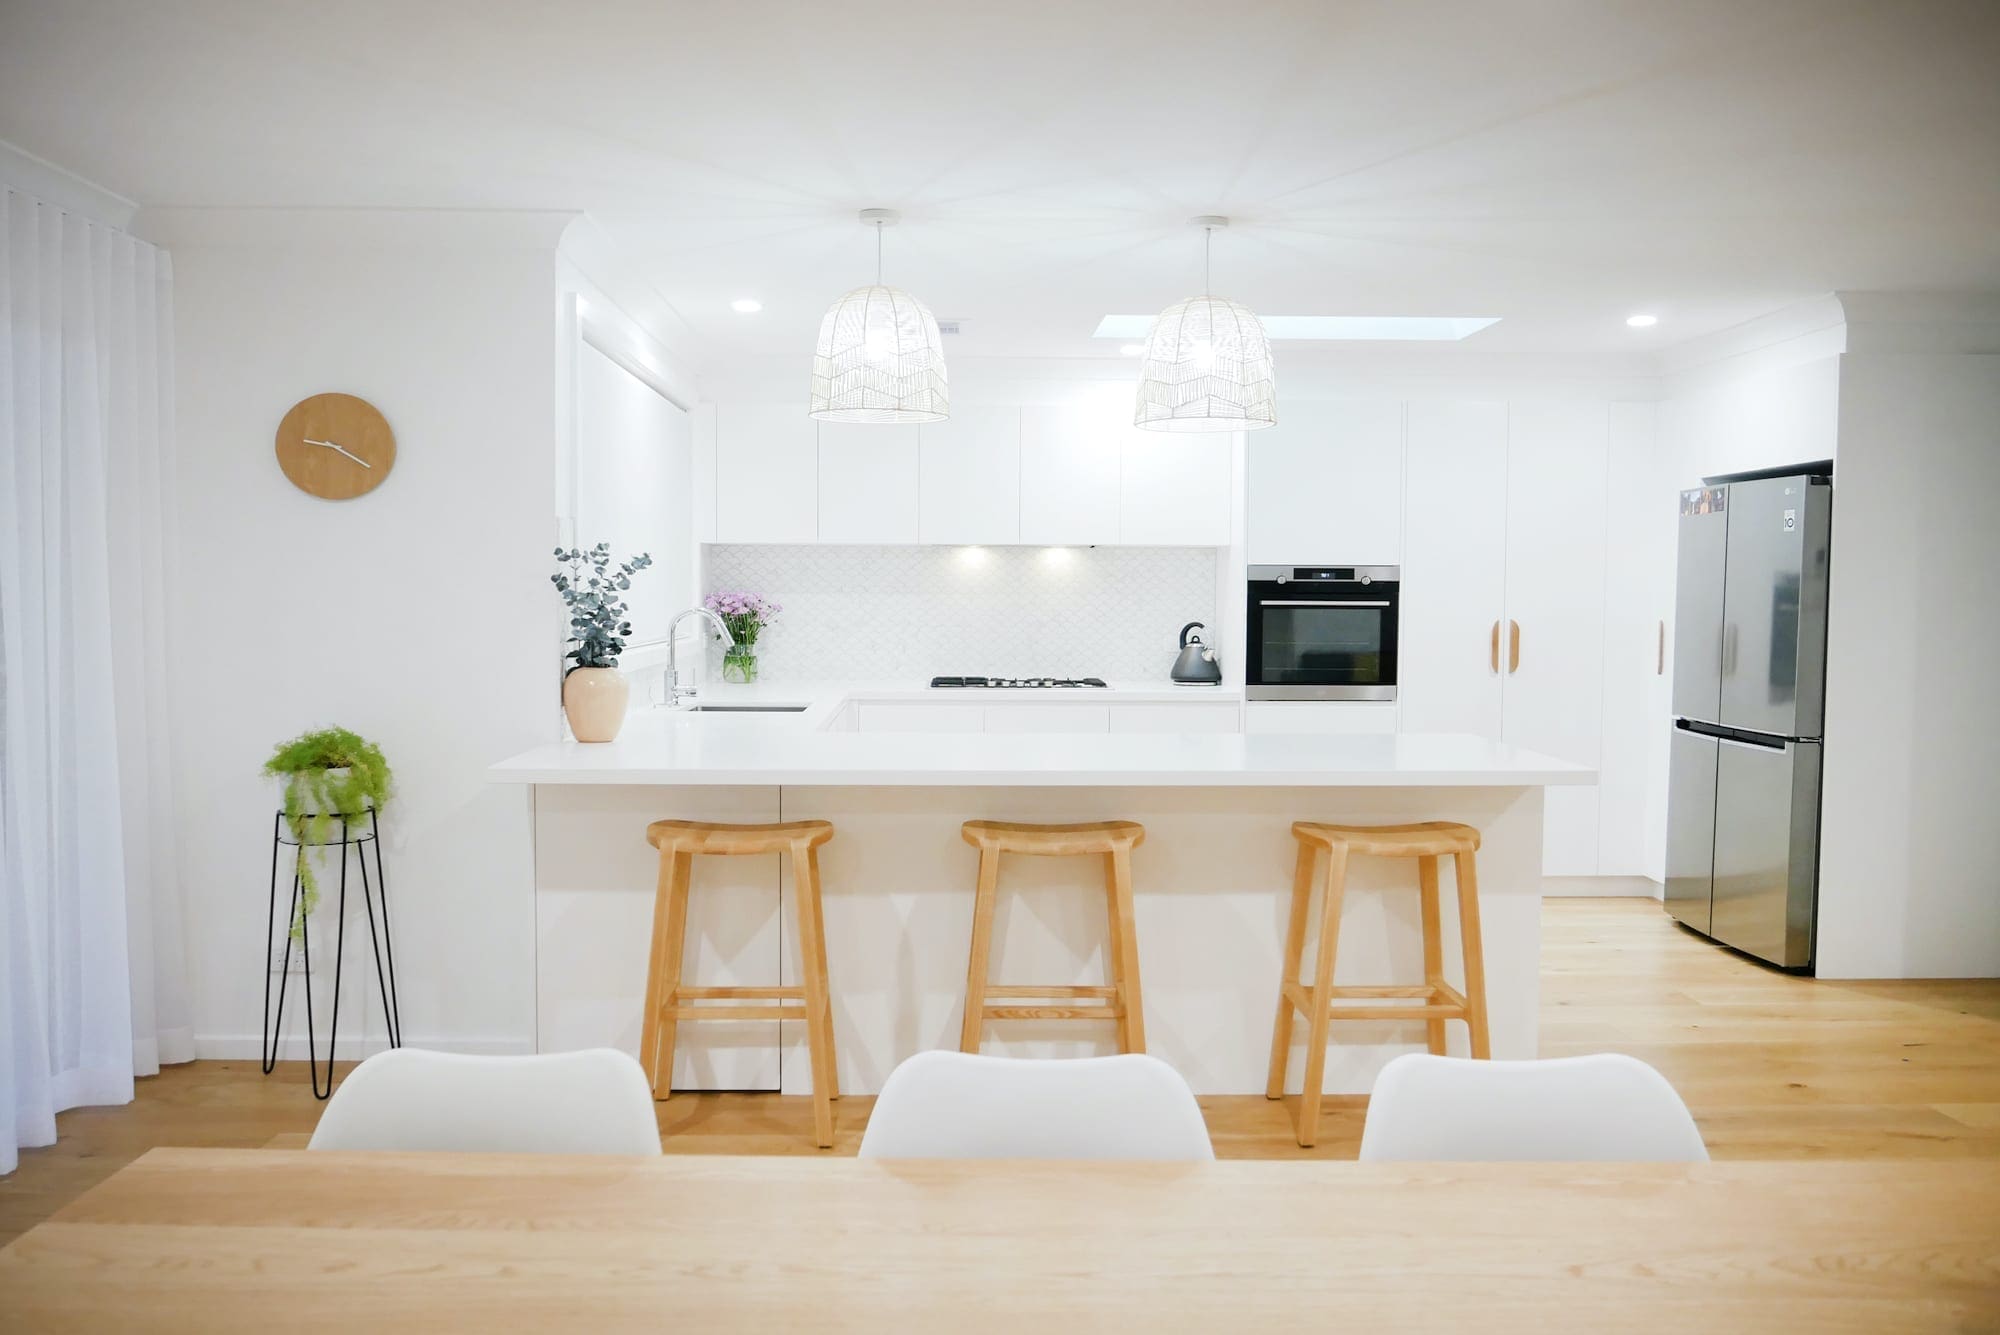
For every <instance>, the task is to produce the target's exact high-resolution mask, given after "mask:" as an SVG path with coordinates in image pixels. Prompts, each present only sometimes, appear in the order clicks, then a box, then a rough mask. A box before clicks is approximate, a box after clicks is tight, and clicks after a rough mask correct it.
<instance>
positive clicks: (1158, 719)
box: [1111, 700, 1243, 732]
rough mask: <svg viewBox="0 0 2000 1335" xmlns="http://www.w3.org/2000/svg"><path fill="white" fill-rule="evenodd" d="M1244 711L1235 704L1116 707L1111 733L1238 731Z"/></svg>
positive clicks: (1113, 712)
mask: <svg viewBox="0 0 2000 1335" xmlns="http://www.w3.org/2000/svg"><path fill="white" fill-rule="evenodd" d="M1242 730H1243V710H1242V707H1241V706H1240V705H1238V704H1236V703H1235V702H1234V701H1221V700H1217V701H1203V702H1202V703H1200V704H1186V705H1119V706H1117V707H1115V708H1114V709H1112V711H1111V731H1113V732H1241V731H1242Z"/></svg>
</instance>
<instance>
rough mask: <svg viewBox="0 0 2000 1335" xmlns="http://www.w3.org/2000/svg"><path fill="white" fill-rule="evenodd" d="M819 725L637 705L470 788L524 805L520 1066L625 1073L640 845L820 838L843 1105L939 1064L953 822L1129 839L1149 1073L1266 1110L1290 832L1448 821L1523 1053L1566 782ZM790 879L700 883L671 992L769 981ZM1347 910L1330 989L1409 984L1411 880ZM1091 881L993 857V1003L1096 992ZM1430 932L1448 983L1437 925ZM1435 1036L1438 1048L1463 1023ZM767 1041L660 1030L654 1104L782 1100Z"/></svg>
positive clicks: (1058, 1029) (946, 1036)
mask: <svg viewBox="0 0 2000 1335" xmlns="http://www.w3.org/2000/svg"><path fill="white" fill-rule="evenodd" d="M833 714H834V711H833V710H830V709H829V708H828V707H827V706H826V705H825V704H824V702H823V701H822V702H816V703H815V705H814V708H813V709H812V710H810V711H807V712H806V713H802V714H792V715H787V714H756V715H728V714H691V713H687V712H679V711H675V712H670V711H664V710H655V711H651V712H648V713H642V714H639V715H635V716H634V717H633V718H632V719H631V720H630V722H629V723H628V725H627V728H626V731H625V733H624V734H623V735H622V736H621V737H620V739H619V740H618V741H616V742H613V743H609V744H603V745H586V744H580V743H576V742H561V743H553V744H550V745H548V746H543V747H538V748H536V749H533V750H530V751H527V752H523V753H522V754H520V755H517V756H514V757H512V758H511V759H508V760H505V761H502V762H500V763H499V764H497V765H494V766H493V767H492V768H491V769H490V770H489V771H488V774H489V777H490V778H492V779H493V780H495V781H500V782H507V783H515V784H521V785H525V786H526V787H527V788H528V789H529V792H530V793H531V795H532V797H531V800H532V805H533V819H534V825H535V864H536V865H535V886H536V920H537V952H536V955H537V963H536V1015H537V1023H536V1046H537V1048H538V1049H539V1050H541V1051H557V1050H563V1049H570V1048H577V1047H586V1046H595V1045H605V1046H611V1047H619V1048H623V1049H625V1050H626V1051H630V1052H636V1051H637V1049H638V1040H639V1026H640V1007H641V998H642V996H643V994H644V990H645V981H646V979H645V974H646V961H647V946H648V932H649V930H650V923H651V916H652V908H653V889H654V878H655V874H656V870H657V864H656V861H655V858H654V855H653V850H652V849H651V848H650V847H649V846H648V845H647V843H646V841H645V828H646V824H647V822H649V821H652V820H658V819H661V818H665V817H674V818H679V819H692V820H721V821H770V820H799V819H806V818H813V817H817V818H821V819H825V820H830V821H832V822H833V823H834V826H835V827H836V834H835V836H834V839H833V841H832V842H831V843H829V844H827V845H826V846H825V847H824V848H823V849H822V850H821V859H822V862H821V867H822V875H823V880H824V888H823V896H824V902H825V915H826V934H827V954H828V967H829V972H830V975H831V979H832V985H833V1009H834V1019H835V1033H836V1045H837V1048H838V1051H839V1060H840V1072H841V1087H842V1089H843V1090H845V1091H848V1092H852V1093H872V1092H874V1091H876V1090H878V1089H879V1088H880V1087H881V1084H882V1081H883V1079H884V1078H885V1077H886V1076H887V1075H888V1073H889V1071H890V1070H891V1069H892V1068H893V1067H894V1066H895V1065H896V1063H897V1062H898V1061H900V1060H902V1059H903V1058H904V1057H907V1056H909V1055H910V1054H911V1053H913V1052H917V1051H920V1050H922V1049H925V1048H934V1047H955V1046H956V1044H957V1039H958V1025H959V1015H960V1007H961V1005H962V1000H963V990H964V984H965V967H966V954H967V949H968V939H969V935H970V930H971V918H972V890H973V875H974V867H975V862H976V855H975V853H974V851H973V850H972V849H971V848H970V847H968V846H967V845H966V844H965V843H964V842H963V841H962V840H961V839H960V836H959V825H960V823H961V822H962V821H965V820H969V819H974V818H985V819H999V820H1026V821H1081V820H1105V819H1126V820H1136V821H1139V822H1141V823H1143V824H1144V825H1145V827H1146V841H1145V843H1144V844H1143V845H1141V846H1140V848H1139V849H1138V850H1137V851H1136V853H1135V854H1134V855H1133V873H1134V881H1135V890H1136V895H1135V898H1136V912H1137V918H1138V929H1139V957H1140V969H1141V974H1142V980H1143V988H1144V995H1145V1009H1146V1033H1147V1039H1148V1046H1149V1050H1150V1051H1152V1052H1153V1053H1155V1054H1156V1055H1158V1056H1160V1057H1162V1058H1164V1059H1166V1060H1167V1061H1169V1062H1171V1063H1173V1065H1174V1066H1176V1067H1177V1068H1179V1069H1180V1071H1181V1072H1182V1073H1183V1074H1184V1075H1185V1076H1186V1077H1187V1079H1188V1081H1189V1082H1190V1083H1191V1084H1192V1085H1193V1086H1194V1088H1195V1090H1196V1091H1197V1092H1200V1093H1229V1094H1247V1093H1253V1092H1261V1091H1262V1090H1263V1088H1264V1077H1265V1066H1266V1063H1267V1061H1268V1059H1269V1051H1270V1034H1271V1022H1272V1018H1273V1015H1274V1013H1275V1008H1276V1004H1277V996H1278V969H1279V952H1280V946H1281V944H1282V941H1283V936H1284V927H1285V910H1286V905H1287V900H1288V897H1289V894H1290V887H1291V875H1292V865H1293V858H1294V855H1295V849H1294V844H1293V841H1292V838H1291V834H1290V825H1291V822H1292V821H1294V820H1298V819H1313V820H1326V821H1339V822H1351V823H1358V824H1368V823H1389V822H1400V821H1415V820H1457V821H1464V822H1466V823H1467V824H1470V825H1474V826H1476V827H1478V828H1479V829H1480V830H1481V832H1482V835H1483V840H1484V845H1483V847H1482V848H1481V850H1480V854H1479V871H1480V878H1479V879H1480V904H1481V914H1482V917H1483V927H1484V935H1485V956H1486V976H1487V988H1488V1002H1489V1006H1490V1012H1491V1023H1492V1034H1493V1054H1494V1056H1496V1057H1529V1056H1533V1055H1534V1053H1535V1034H1536V1022H1537V1016H1536V993H1537V968H1538V963H1539V955H1540V945H1539V940H1540V922H1539V917H1540V904H1541V840H1542V789H1543V788H1544V787H1546V786H1549V785H1554V784H1572V783H1588V782H1590V781H1591V780H1592V778H1593V775H1592V772H1591V771H1590V770H1588V769H1585V768H1583V767H1580V766H1575V765H1571V764H1568V763H1566V762H1563V761H1560V760H1555V759H1552V758H1550V757H1547V756H1542V755H1537V754H1534V753H1532V752H1526V751H1522V750H1520V749H1518V748H1514V747H1508V746H1504V745H1501V744H1498V743H1494V742H1489V741H1485V740H1482V739H1480V738H1475V737H1469V736H1457V735H1443V734H1435V735H1409V734H1404V735H1395V734H1385V735H1371V736H1268V735H1243V734H1240V733H1214V734H1202V733H1176V732H1156V733H1150V734H1146V733H1131V734H1121V733H1116V732H1111V733H1090V734H1081V735H1074V734H1056V733H1023V734H1002V733H996V732H965V733H943V732H940V733H917V734H911V733H892V734H868V733H857V732H847V731H822V730H820V728H821V727H823V726H824V725H825V724H826V722H827V721H828V719H829V718H830V717H832V716H833ZM1449 874H1450V870H1449V863H1448V862H1447V863H1446V866H1445V875H1447V876H1449ZM788 880H789V878H788V877H785V876H784V875H783V872H782V868H781V867H780V866H779V864H778V860H777V859H776V858H775V857H761V858H704V859H698V860H697V862H696V869H695V897H694V905H693V911H692V913H691V915H690V921H689V932H688V935H689V957H688V958H689V974H688V979H689V981H690V982H696V983H737V984H758V983H762V984H770V983H778V982H785V983H789V982H792V981H794V980H795V970H796V958H795V942H794V941H793V940H792V936H793V927H792V924H793V921H794V919H793V916H792V908H791V905H790V903H789V890H788V888H787V882H788ZM1348 885H1349V890H1348V895H1347V901H1346V912H1345V915H1344V918H1343V923H1342V930H1341V935H1340V948H1339V956H1338V958H1337V960H1336V978H1337V979H1338V980H1339V981H1340V982H1343V983H1387V982H1394V981H1406V982H1409V981H1421V979H1422V976H1423V970H1422V965H1421V956H1420V953H1419V938H1418V934H1417V895H1416V888H1415V886H1416V869H1415V866H1414V864H1409V863H1390V862H1383V861H1378V860H1376V859H1367V858H1362V859H1356V860H1355V861H1354V863H1353V864H1352V865H1351V867H1350V871H1349V880H1348ZM1102 886H1103V879H1102V871H1101V863H1100V862H1099V861H1098V860H1096V859H1087V858H1025V857H1010V858H1008V859H1007V860H1006V863H1005V864H1004V866H1003V870H1002V881H1001V887H1002V889H1001V898H1000V908H999V914H998V919H997V922H996V927H995V948H994V970H993V975H992V976H993V981H995V982H997V983H1092V982H1100V981H1102V980H1103V977H1104V973H1103V961H1102V947H1103V941H1104V935H1105V906H1104V894H1103V888H1102ZM1450 903H1451V899H1450V895H1449V887H1447V895H1446V904H1447V905H1449V904H1450ZM1446 933H1447V938H1448V941H1447V946H1446V955H1447V959H1448V960H1450V961H1452V963H1451V964H1449V965H1448V972H1449V973H1451V974H1452V975H1453V977H1454V980H1455V981H1457V972H1458V971H1457V966H1456V959H1457V954H1456V945H1455V940H1453V939H1452V938H1455V933H1456V916H1455V914H1453V913H1451V912H1450V910H1449V908H1447V912H1446ZM1308 959H1310V955H1309V956H1308ZM1308 967H1310V966H1308ZM1303 1028H1304V1026H1303V1025H1301V1026H1300V1029H1301V1030H1303ZM1450 1028H1451V1042H1452V1044H1453V1048H1454V1050H1455V1051H1463V1050H1464V1043H1465V1035H1464V1033H1463V1026H1462V1025H1459V1024H1456V1023H1454V1024H1453V1025H1451V1026H1450ZM780 1029H781V1026H780V1025H779V1024H778V1023H777V1022H774V1021H746V1022H740V1023H738V1022H728V1023H715V1022H711V1023H704V1024H693V1025H683V1026H682V1029H681V1037H680V1043H679V1051H678V1054H677V1057H676V1063H677V1070H676V1075H675V1087H676V1088H690V1089H782V1090H784V1091H785V1092H788V1093H803V1092H805V1091H806V1090H807V1089H808V1088H809V1087H810V1084H809V1067H808V1062H807V1059H806V1053H805V1046H804V1038H803V1034H802V1032H794V1031H797V1030H799V1026H797V1025H795V1024H792V1023H789V1022H788V1023H786V1024H784V1025H783V1026H782V1029H783V1030H784V1032H780ZM1422 1045H1423V1025H1422V1023H1421V1022H1397V1021H1383V1022H1380V1023H1374V1022H1367V1023H1341V1024H1336V1025H1335V1026H1334V1043H1333V1046H1332V1049H1331V1051H1330V1053H1329V1056H1328V1060H1327V1085H1326V1087H1327V1089H1328V1090H1329V1091H1331V1092H1361V1091H1365V1090H1366V1089H1368V1088H1369V1086H1370V1084H1371V1082H1372V1081H1373V1079H1374V1075H1375V1072H1376V1071H1377V1070H1379V1069H1380V1067H1381V1065H1382V1063H1383V1062H1384V1061H1386V1060H1387V1059H1388V1058H1389V1057H1390V1056H1392V1055H1394V1054H1396V1053H1398V1052H1403V1051H1415V1050H1421V1048H1422ZM985 1050H986V1051H988V1052H995V1053H1011V1054H1016V1055H1051V1056H1061V1055H1085V1054H1091V1053H1099V1052H1110V1051H1114V1050H1115V1048H1114V1046H1113V1044H1112V1039H1111V1026H1110V1024H1109V1023H1108V1022H1107V1023H1104V1024H1095V1023H1088V1022H1070V1023H1053V1022H1035V1021H1015V1022H996V1023H992V1024H989V1025H988V1027H987V1042H986V1049H985ZM1302 1067H1303V1062H1302V1061H1297V1060H1295V1061H1294V1062H1293V1063H1292V1070H1293V1073H1294V1074H1293V1082H1294V1086H1295V1087H1296V1083H1297V1079H1298V1077H1297V1072H1298V1071H1299V1070H1300V1069H1301V1068H1302Z"/></svg>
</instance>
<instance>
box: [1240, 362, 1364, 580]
mask: <svg viewBox="0 0 2000 1335" xmlns="http://www.w3.org/2000/svg"><path fill="white" fill-rule="evenodd" d="M1244 490H1245V495H1246V498H1247V516H1248V517H1247V521H1246V534H1245V536H1246V538H1247V541H1248V547H1249V553H1250V563H1251V564H1252V565H1331V564H1334V563H1336V562H1337V563H1339V564H1341V565H1396V564H1399V563H1400V562H1401V560H1402V555H1403V405H1402V404H1401V403H1400V402H1398V401H1396V400H1394V399H1385V400H1374V399H1366V400H1362V399H1355V400H1338V401H1333V402H1325V403H1315V402H1302V403H1291V402H1287V403H1285V404H1284V405H1283V406H1282V408H1281V410H1280V412H1279V414H1278V424H1277V425H1276V426H1272V427H1267V428H1265V429H1264V430H1262V431H1253V432H1251V433H1250V434H1249V436H1248V437H1247V438H1246V439H1245V442H1244Z"/></svg>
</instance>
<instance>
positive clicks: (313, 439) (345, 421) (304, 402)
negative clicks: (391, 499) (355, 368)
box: [277, 394, 396, 501]
mask: <svg viewBox="0 0 2000 1335" xmlns="http://www.w3.org/2000/svg"><path fill="white" fill-rule="evenodd" d="M277 449H278V467H280V468H282V469H284V470H285V476H286V477H288V478H290V479H291V480H292V485H293V486H295V487H297V488H298V489H299V490H300V491H304V492H309V493H311V494H312V495H314V496H318V497H320V498H321V499H322V500H329V501H351V500H353V499H354V498H355V497H356V496H365V495H367V494H368V493H369V492H371V491H373V490H375V488H377V487H379V486H381V485H382V479H383V478H386V477H388V476H389V470H390V469H392V468H394V467H395V466H396V433H395V432H393V431H391V430H390V429H389V423H388V420H387V419H386V418H384V417H383V416H382V414H381V413H380V412H378V411H376V409H375V405H374V404H372V403H370V402H368V400H366V399H358V398H356V397H354V395H352V394H315V395H313V396H312V397H311V398H309V399H300V400H299V401H298V402H297V403H295V404H293V405H292V410H291V411H290V412H288V413H286V414H285V420H284V421H282V422H280V423H278V444H277Z"/></svg>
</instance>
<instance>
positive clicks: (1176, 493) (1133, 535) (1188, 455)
mask: <svg viewBox="0 0 2000 1335" xmlns="http://www.w3.org/2000/svg"><path fill="white" fill-rule="evenodd" d="M1233 439H1234V437H1233V436H1232V435H1231V434H1229V433H1227V432H1216V433H1213V434H1205V433H1204V434H1192V433H1174V432H1169V431H1142V430H1140V429H1139V428H1137V427H1131V426H1128V427H1127V428H1126V434H1125V441H1124V446H1123V449H1122V451H1121V459H1120V469H1119V472H1120V479H1121V482H1120V487H1119V495H1118V541H1119V542H1121V543H1124V544H1125V545H1127V546H1132V547H1174V546H1183V547H1185V546H1194V547H1224V546H1227V545H1228V544H1229V508H1230V506H1229V446H1230V442H1231V441H1232V440H1233Z"/></svg>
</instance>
